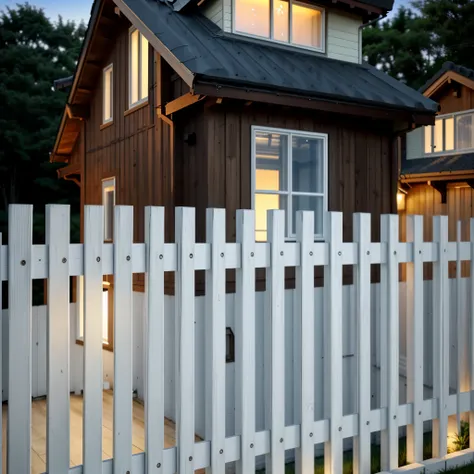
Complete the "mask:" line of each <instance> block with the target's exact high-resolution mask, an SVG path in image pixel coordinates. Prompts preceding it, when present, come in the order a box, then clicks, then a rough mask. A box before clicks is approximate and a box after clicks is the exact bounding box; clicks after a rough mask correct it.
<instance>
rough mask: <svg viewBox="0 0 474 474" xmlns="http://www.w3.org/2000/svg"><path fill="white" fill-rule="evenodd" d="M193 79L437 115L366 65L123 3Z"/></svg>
mask: <svg viewBox="0 0 474 474" xmlns="http://www.w3.org/2000/svg"><path fill="white" fill-rule="evenodd" d="M124 2H125V4H126V5H127V6H128V7H129V8H130V9H131V10H132V11H133V12H134V14H135V15H137V17H138V18H139V19H140V21H142V22H143V23H144V25H145V26H146V27H147V28H148V29H149V30H150V31H151V32H153V33H154V34H155V36H156V37H157V38H158V39H159V40H160V41H161V42H162V43H163V44H164V46H165V47H166V48H167V49H168V50H169V51H170V52H171V53H172V54H173V56H175V57H176V58H177V60H178V61H179V62H180V63H182V64H183V65H184V66H185V67H186V68H187V69H189V70H190V71H191V72H192V73H193V74H194V83H197V82H211V83H216V84H223V85H224V84H225V85H235V86H244V87H252V88H253V89H260V90H266V91H275V92H278V91H282V92H283V91H285V92H288V93H291V94H295V95H301V96H305V97H315V98H320V99H323V100H324V99H328V100H340V101H345V102H354V103H360V104H365V105H372V106H379V107H380V106H381V107H385V108H394V109H403V110H410V111H414V112H415V111H416V112H422V113H423V112H424V113H434V112H436V111H437V104H436V103H435V102H433V101H431V100H430V99H428V98H426V97H424V96H423V95H422V94H420V93H419V92H417V91H415V90H413V89H411V88H409V87H408V86H406V85H405V84H402V83H401V82H399V81H397V80H395V79H393V78H392V77H390V76H388V75H387V74H385V73H383V72H381V71H379V70H378V69H376V68H374V67H372V66H369V65H366V64H354V63H349V62H345V61H337V60H333V59H328V58H326V57H322V56H321V55H318V54H315V53H312V52H310V51H308V52H305V51H303V50H301V49H299V48H296V47H291V46H286V47H285V46H280V45H277V44H275V43H269V42H266V41H261V40H252V39H247V38H245V37H242V36H238V35H232V34H227V33H223V32H222V31H221V30H220V29H219V28H218V27H217V26H216V25H215V24H214V23H212V22H211V21H210V20H208V19H207V18H205V17H204V16H202V15H201V14H200V13H199V12H197V11H193V12H190V13H176V12H174V11H173V10H172V9H171V8H170V7H168V6H167V5H166V4H164V3H161V2H160V1H156V0H124Z"/></svg>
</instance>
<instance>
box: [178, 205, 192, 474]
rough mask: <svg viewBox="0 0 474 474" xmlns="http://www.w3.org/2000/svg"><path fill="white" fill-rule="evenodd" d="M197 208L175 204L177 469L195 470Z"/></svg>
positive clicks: (188, 472) (187, 473) (188, 473)
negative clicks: (176, 258)
mask: <svg viewBox="0 0 474 474" xmlns="http://www.w3.org/2000/svg"><path fill="white" fill-rule="evenodd" d="M195 232H196V231H195V210H194V208H190V207H177V208H176V230H175V235H176V245H177V257H178V267H177V271H176V277H175V285H176V303H175V309H176V318H175V324H176V326H175V329H176V341H175V344H176V346H175V348H176V371H175V377H176V446H177V449H178V459H177V466H178V469H177V471H178V472H179V473H180V474H194V431H195V428H194V425H195V422H194V391H195V387H194V378H195V375H194V365H195V364H194V357H195V354H194V345H195V343H194V313H195V294H194V257H195Z"/></svg>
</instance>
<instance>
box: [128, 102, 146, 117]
mask: <svg viewBox="0 0 474 474" xmlns="http://www.w3.org/2000/svg"><path fill="white" fill-rule="evenodd" d="M147 105H148V97H147V98H146V99H144V100H143V101H142V102H137V103H136V104H134V105H132V106H131V107H130V108H129V109H128V110H126V111H125V112H124V113H123V116H124V117H126V116H127V115H130V114H133V113H134V112H136V111H137V110H140V109H142V108H143V107H145V106H147Z"/></svg>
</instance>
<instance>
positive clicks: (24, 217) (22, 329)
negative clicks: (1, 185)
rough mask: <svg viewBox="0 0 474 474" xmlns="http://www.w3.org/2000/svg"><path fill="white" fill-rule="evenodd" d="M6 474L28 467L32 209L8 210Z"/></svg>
mask: <svg viewBox="0 0 474 474" xmlns="http://www.w3.org/2000/svg"><path fill="white" fill-rule="evenodd" d="M8 223H9V227H10V228H9V232H8V305H9V312H8V320H9V350H8V365H9V367H8V374H9V375H8V423H7V433H8V434H7V443H8V446H7V466H8V474H19V473H20V472H21V473H29V472H30V464H31V454H30V448H31V344H32V342H31V305H32V286H33V285H32V280H31V277H32V273H31V270H32V244H33V242H32V236H33V206H26V205H18V204H14V205H10V206H9V208H8Z"/></svg>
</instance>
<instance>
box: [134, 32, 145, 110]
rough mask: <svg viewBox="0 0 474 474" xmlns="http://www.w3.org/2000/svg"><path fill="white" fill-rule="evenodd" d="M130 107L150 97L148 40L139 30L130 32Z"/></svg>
mask: <svg viewBox="0 0 474 474" xmlns="http://www.w3.org/2000/svg"><path fill="white" fill-rule="evenodd" d="M129 68H130V71H129V72H130V76H129V77H130V99H129V105H130V107H132V106H134V105H136V104H138V103H140V102H144V101H145V100H146V99H147V98H148V41H147V40H146V38H145V37H144V36H143V35H142V34H141V33H140V32H139V31H138V30H133V31H131V32H130V61H129Z"/></svg>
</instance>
